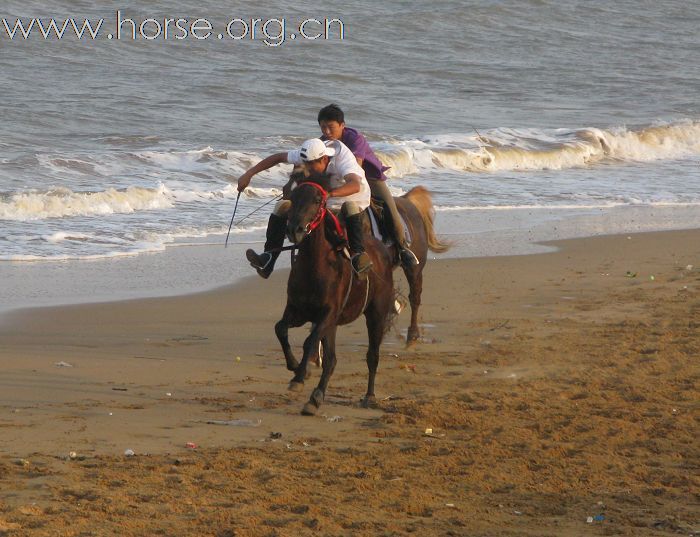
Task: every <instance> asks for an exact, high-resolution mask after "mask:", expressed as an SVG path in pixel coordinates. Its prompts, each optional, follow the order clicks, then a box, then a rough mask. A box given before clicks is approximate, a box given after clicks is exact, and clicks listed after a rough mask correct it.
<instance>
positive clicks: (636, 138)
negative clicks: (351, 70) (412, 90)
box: [377, 121, 700, 177]
mask: <svg viewBox="0 0 700 537" xmlns="http://www.w3.org/2000/svg"><path fill="white" fill-rule="evenodd" d="M377 154H378V156H379V158H380V159H381V160H382V162H384V164H385V165H387V166H391V170H389V172H388V174H387V175H388V176H389V177H403V176H405V175H409V174H415V173H419V172H422V171H425V170H430V169H449V170H454V171H465V172H493V171H516V170H563V169H568V168H576V167H585V166H590V165H594V164H599V163H607V162H610V163H612V162H648V161H653V160H663V159H677V158H684V157H688V156H693V155H700V123H698V122H690V121H688V122H683V123H676V124H671V125H658V126H651V127H647V128H644V129H640V130H628V129H626V128H624V127H620V128H614V129H609V130H604V129H598V128H585V129H580V130H575V131H571V130H565V129H556V130H552V131H542V130H535V129H495V130H493V131H489V132H486V133H484V135H481V134H478V133H476V132H475V133H474V134H470V135H439V136H434V137H427V138H425V139H419V140H406V141H391V142H386V143H384V144H381V147H380V148H379V150H378V151H377Z"/></svg>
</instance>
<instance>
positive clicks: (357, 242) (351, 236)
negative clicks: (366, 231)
mask: <svg viewBox="0 0 700 537" xmlns="http://www.w3.org/2000/svg"><path fill="white" fill-rule="evenodd" d="M345 222H346V226H347V230H348V244H349V246H350V252H351V253H352V259H351V261H352V268H353V270H354V271H355V272H356V273H357V276H358V277H359V278H360V279H365V278H366V277H367V271H368V270H369V269H370V268H372V260H371V259H370V258H369V256H368V255H367V252H365V247H364V246H363V244H362V235H363V231H362V213H360V214H353V215H352V216H348V217H347V218H346V219H345Z"/></svg>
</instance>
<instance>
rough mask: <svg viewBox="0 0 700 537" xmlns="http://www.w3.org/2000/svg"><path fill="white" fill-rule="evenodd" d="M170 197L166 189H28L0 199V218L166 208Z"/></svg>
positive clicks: (34, 217) (59, 216)
mask: <svg viewBox="0 0 700 537" xmlns="http://www.w3.org/2000/svg"><path fill="white" fill-rule="evenodd" d="M172 205H173V200H172V196H171V195H170V192H169V190H168V189H167V188H166V187H165V186H164V185H160V186H159V187H158V188H140V187H134V186H132V187H128V188H126V189H124V190H116V189H114V188H110V189H108V190H105V191H101V192H73V191H72V190H70V189H68V188H64V187H57V188H54V189H52V190H49V191H48V192H38V191H28V192H19V193H15V194H11V195H9V196H7V197H4V198H0V219H3V220H19V221H28V220H41V219H44V218H61V217H66V216H91V215H105V214H113V213H133V212H136V211H145V210H154V209H168V208H170V207H172Z"/></svg>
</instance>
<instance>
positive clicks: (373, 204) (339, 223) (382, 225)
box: [324, 198, 411, 250]
mask: <svg viewBox="0 0 700 537" xmlns="http://www.w3.org/2000/svg"><path fill="white" fill-rule="evenodd" d="M385 215H388V216H385ZM400 216H401V224H402V225H403V228H404V233H405V235H406V239H407V240H408V241H409V243H410V240H411V234H410V230H409V228H408V226H407V225H406V221H405V220H404V218H403V215H400ZM390 219H391V216H390V215H389V214H388V211H386V210H385V207H384V202H383V201H382V200H381V199H378V198H372V199H371V201H370V206H369V207H368V209H367V210H365V211H364V213H363V226H362V227H363V229H364V232H365V234H366V235H371V236H373V237H374V238H375V239H377V240H379V241H381V242H383V243H384V244H385V245H386V246H387V247H391V246H393V245H394V242H395V241H394V233H393V231H392V228H391V220H390ZM324 225H325V226H326V236H327V237H328V238H329V239H330V241H331V243H332V244H333V246H334V248H336V249H337V250H342V249H343V248H345V247H346V246H347V237H346V235H345V222H344V221H343V218H342V216H340V215H338V216H335V215H331V214H330V211H329V212H328V213H327V214H326V217H325V219H324Z"/></svg>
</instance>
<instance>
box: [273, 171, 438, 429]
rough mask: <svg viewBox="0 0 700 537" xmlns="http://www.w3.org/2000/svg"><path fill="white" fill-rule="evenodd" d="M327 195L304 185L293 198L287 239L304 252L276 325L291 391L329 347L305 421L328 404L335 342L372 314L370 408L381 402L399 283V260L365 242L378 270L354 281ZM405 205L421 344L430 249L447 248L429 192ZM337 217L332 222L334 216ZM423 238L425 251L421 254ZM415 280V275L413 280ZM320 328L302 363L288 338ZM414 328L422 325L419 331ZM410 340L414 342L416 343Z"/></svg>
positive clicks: (416, 192)
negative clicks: (379, 380) (377, 383)
mask: <svg viewBox="0 0 700 537" xmlns="http://www.w3.org/2000/svg"><path fill="white" fill-rule="evenodd" d="M327 197H328V194H327V192H326V190H325V189H324V187H323V186H321V185H319V184H318V183H315V182H311V181H305V182H299V183H298V186H297V188H295V189H294V190H293V191H292V192H291V194H290V199H291V202H292V207H291V209H290V211H289V213H288V215H287V238H288V239H289V240H290V242H292V243H294V244H295V245H296V246H297V247H298V253H297V255H296V257H295V259H294V262H293V263H292V269H291V272H290V275H289V280H288V283H287V306H286V307H285V310H284V314H283V316H282V319H281V320H280V321H279V322H278V323H277V324H276V325H275V333H276V335H277V338H278V339H279V341H280V344H281V345H282V350H283V351H284V356H285V359H286V362H287V369H289V370H290V371H293V372H294V377H293V378H292V380H291V382H290V384H289V389H290V390H293V391H298V390H301V389H302V387H303V383H304V380H305V378H306V377H307V365H308V362H309V360H315V359H316V358H317V354H318V350H319V342H321V343H322V344H323V351H324V356H323V372H322V374H321V379H320V381H319V383H318V386H317V387H316V389H314V391H313V392H312V394H311V397H310V399H309V401H308V402H307V403H306V404H305V405H304V407H303V409H302V413H303V414H307V415H313V414H316V412H317V411H318V408H319V407H320V406H321V403H322V402H323V399H324V397H325V393H326V388H327V387H328V381H329V380H330V377H331V375H332V374H333V370H334V369H335V365H336V354H335V337H336V332H337V327H338V326H339V325H343V324H347V323H350V322H352V321H354V320H355V319H356V318H357V317H359V316H360V315H361V314H364V315H365V320H366V325H367V333H368V337H369V345H368V348H367V367H368V369H369V379H368V383H367V394H366V395H365V397H364V399H363V401H362V404H363V406H365V407H368V406H370V405H372V404H373V403H374V401H375V396H374V380H375V376H376V371H377V365H378V363H379V346H380V344H381V342H382V338H383V337H384V333H385V328H386V323H387V318H388V315H389V312H390V310H391V308H392V306H393V299H394V284H393V278H392V271H393V267H394V265H395V264H396V259H395V258H396V257H397V256H396V255H392V253H391V252H390V250H389V249H387V248H386V247H385V245H384V244H382V243H381V242H380V241H378V240H377V239H375V238H374V237H372V236H371V235H369V234H368V235H366V236H365V240H364V245H365V250H366V252H367V254H368V255H369V256H370V258H371V260H372V263H373V267H372V270H371V271H369V273H368V274H367V277H366V278H365V279H358V278H357V276H356V275H355V274H354V272H353V270H352V267H351V264H350V261H349V259H348V258H347V257H346V256H345V255H344V254H343V253H342V251H340V250H339V248H338V247H337V241H336V240H335V237H333V236H332V232H331V231H329V230H328V229H327V225H326V222H325V220H326V217H327V210H326V200H327ZM403 201H405V203H401V205H399V209H400V210H402V212H403V213H404V214H406V215H407V216H408V218H411V219H416V218H417V219H418V220H417V222H418V223H412V226H411V237H412V238H413V242H412V248H413V251H414V253H415V254H416V255H417V256H418V259H419V260H420V265H419V266H417V267H411V268H409V269H404V270H405V271H406V274H407V277H409V284H410V285H411V296H410V300H411V306H412V309H413V310H414V315H413V316H412V330H414V332H410V330H411V329H409V336H410V334H411V333H413V334H415V337H414V338H413V339H415V338H417V337H418V327H417V320H416V319H415V317H416V315H415V312H416V310H417V308H418V305H419V304H420V292H421V288H422V268H423V266H424V265H425V261H426V258H427V250H428V248H429V247H430V248H431V249H437V250H436V251H439V250H440V249H443V248H444V249H446V248H447V246H446V245H444V244H442V243H440V242H439V241H438V240H437V238H436V237H435V234H434V231H433V226H432V203H431V201H430V195H429V194H428V192H427V190H425V189H424V188H422V187H417V188H414V189H413V190H412V191H411V192H409V193H408V194H407V195H406V198H405V199H404V200H403ZM328 217H330V218H333V217H332V216H328ZM416 239H418V241H422V242H419V244H422V245H423V246H422V247H421V248H416V247H415V245H416ZM409 275H410V276H409ZM307 322H311V323H313V328H312V330H311V334H310V335H309V336H308V337H307V338H306V340H305V341H304V354H303V357H302V360H301V363H299V362H298V361H297V360H296V358H295V357H294V354H293V353H292V349H291V346H290V344H289V337H288V332H289V328H290V327H297V326H301V325H303V324H305V323H307ZM414 325H415V326H414ZM409 339H411V338H410V337H409Z"/></svg>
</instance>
